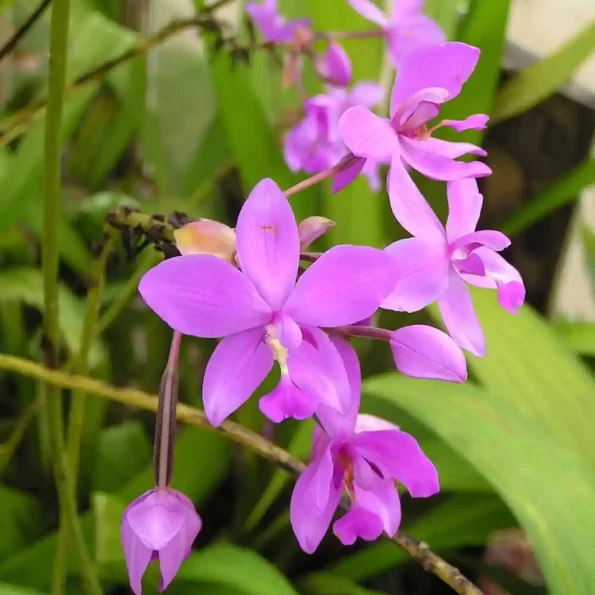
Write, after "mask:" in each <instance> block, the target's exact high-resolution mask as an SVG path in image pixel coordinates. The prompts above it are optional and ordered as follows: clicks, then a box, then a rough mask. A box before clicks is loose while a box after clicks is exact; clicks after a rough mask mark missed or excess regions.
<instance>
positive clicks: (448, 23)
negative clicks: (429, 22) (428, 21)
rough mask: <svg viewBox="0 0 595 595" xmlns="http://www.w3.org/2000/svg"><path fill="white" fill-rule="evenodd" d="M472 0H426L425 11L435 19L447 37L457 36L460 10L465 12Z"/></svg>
mask: <svg viewBox="0 0 595 595" xmlns="http://www.w3.org/2000/svg"><path fill="white" fill-rule="evenodd" d="M470 1H471V0H462V1H459V0H426V2H425V4H424V13H425V14H426V15H427V16H429V17H430V18H432V19H434V20H435V21H436V22H437V23H438V24H439V25H440V27H442V30H443V31H444V34H445V36H446V39H454V38H455V37H456V30H457V21H458V13H459V11H461V12H464V11H465V10H466V9H467V6H468V5H469V3H470Z"/></svg>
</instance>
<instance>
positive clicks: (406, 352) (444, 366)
mask: <svg viewBox="0 0 595 595" xmlns="http://www.w3.org/2000/svg"><path fill="white" fill-rule="evenodd" d="M441 300H442V298H440V300H439V302H438V303H439V304H440V303H441ZM390 346H391V350H392V353H393V358H394V360H395V365H396V366H397V369H398V370H399V372H401V374H404V375H405V376H411V377H412V378H425V379H432V380H446V381H447V382H464V381H465V380H466V379H467V366H466V364H465V356H464V355H463V352H462V351H461V350H460V348H459V347H458V346H457V344H456V343H455V341H453V340H452V339H451V338H450V337H449V336H448V335H447V334H446V333H443V332H442V331H440V330H438V329H436V328H433V327H431V326H425V325H421V324H414V325H412V326H406V327H404V328H400V329H397V330H396V331H394V332H393V334H392V337H391V340H390Z"/></svg>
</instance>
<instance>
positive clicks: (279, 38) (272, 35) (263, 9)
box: [245, 0, 310, 43]
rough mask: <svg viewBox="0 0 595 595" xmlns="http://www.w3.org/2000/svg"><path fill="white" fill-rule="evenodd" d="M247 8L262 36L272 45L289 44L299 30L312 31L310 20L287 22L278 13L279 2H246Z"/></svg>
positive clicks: (266, 0) (272, 0)
mask: <svg viewBox="0 0 595 595" xmlns="http://www.w3.org/2000/svg"><path fill="white" fill-rule="evenodd" d="M245 8H246V12H247V13H248V14H249V15H250V17H251V18H252V21H253V22H254V24H255V25H256V26H257V27H258V30H259V31H260V34H261V35H262V36H263V37H264V39H265V40H266V41H270V42H272V43H289V42H290V41H293V40H294V37H295V34H296V31H297V30H298V29H310V20H309V19H296V20H294V21H287V20H286V19H285V18H283V17H282V16H281V15H280V14H279V13H278V12H277V0H263V1H262V2H261V3H257V2H246V7H245Z"/></svg>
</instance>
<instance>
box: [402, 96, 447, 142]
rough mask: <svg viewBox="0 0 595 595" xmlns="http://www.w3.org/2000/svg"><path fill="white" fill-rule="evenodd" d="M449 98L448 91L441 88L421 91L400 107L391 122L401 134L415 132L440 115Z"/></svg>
mask: <svg viewBox="0 0 595 595" xmlns="http://www.w3.org/2000/svg"><path fill="white" fill-rule="evenodd" d="M447 97H448V91H447V90H446V89H441V88H440V87H428V88H427V89H421V91H418V92H417V93H416V94H415V95H412V96H411V97H410V98H409V99H407V101H405V102H404V103H403V104H401V105H400V106H399V109H398V110H397V111H396V112H395V113H394V114H393V116H392V118H391V121H392V123H393V126H395V128H396V129H397V130H399V132H407V131H411V132H415V131H416V130H417V129H418V128H419V127H420V126H423V125H424V124H425V123H426V122H428V120H432V119H433V118H435V117H436V116H437V115H438V112H439V109H440V104H441V103H444V102H445V101H446V99H447Z"/></svg>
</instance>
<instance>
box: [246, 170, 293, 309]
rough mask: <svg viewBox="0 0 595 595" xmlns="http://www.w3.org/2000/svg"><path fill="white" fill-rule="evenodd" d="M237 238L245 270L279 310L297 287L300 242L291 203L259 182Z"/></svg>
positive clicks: (269, 183)
mask: <svg viewBox="0 0 595 595" xmlns="http://www.w3.org/2000/svg"><path fill="white" fill-rule="evenodd" d="M236 238H237V239H236V243H237V252H238V261H239V263H240V266H241V268H242V270H243V271H244V273H245V274H246V275H247V276H248V277H249V278H250V280H251V281H252V283H254V286H255V287H256V289H258V291H259V292H260V295H261V296H262V297H263V299H264V300H265V301H266V302H267V303H268V304H269V305H270V306H271V308H273V309H274V310H278V309H279V308H281V306H282V305H283V303H284V302H285V300H286V299H287V296H288V295H289V293H290V292H291V290H292V288H293V285H294V283H295V278H296V275H297V269H298V265H299V260H300V238H299V234H298V227H297V223H296V221H295V217H294V215H293V211H292V210H291V206H290V204H289V201H288V200H287V198H285V195H284V194H283V192H281V190H280V189H279V187H278V186H277V184H275V182H273V181H272V180H268V179H266V180H262V181H261V182H259V183H258V184H257V185H256V186H255V187H254V190H252V192H251V193H250V196H249V197H248V198H247V199H246V202H245V203H244V206H243V207H242V210H241V212H240V215H239V217H238V223H237V225H236Z"/></svg>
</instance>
